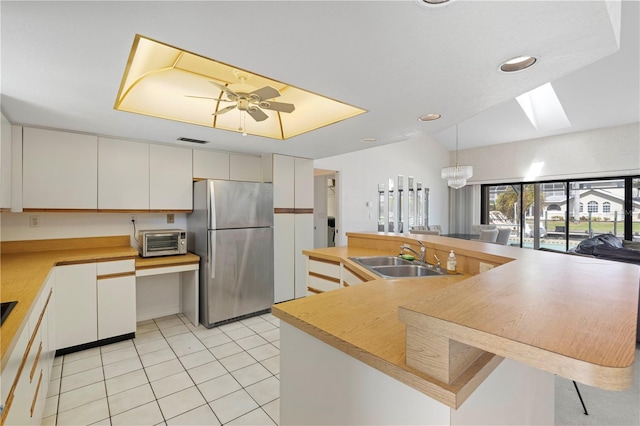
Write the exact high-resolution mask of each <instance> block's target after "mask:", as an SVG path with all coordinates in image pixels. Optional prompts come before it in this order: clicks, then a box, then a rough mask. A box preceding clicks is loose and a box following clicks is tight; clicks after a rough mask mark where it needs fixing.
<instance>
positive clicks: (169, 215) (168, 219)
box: [167, 213, 175, 223]
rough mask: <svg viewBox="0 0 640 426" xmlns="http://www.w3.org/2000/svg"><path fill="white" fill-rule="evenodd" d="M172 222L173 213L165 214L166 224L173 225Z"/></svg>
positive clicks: (173, 218) (173, 219)
mask: <svg viewBox="0 0 640 426" xmlns="http://www.w3.org/2000/svg"><path fill="white" fill-rule="evenodd" d="M174 221H175V217H174V216H173V213H169V214H167V223H173V222H174Z"/></svg>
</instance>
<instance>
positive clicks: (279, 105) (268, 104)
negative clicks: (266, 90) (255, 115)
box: [259, 101, 296, 112]
mask: <svg viewBox="0 0 640 426" xmlns="http://www.w3.org/2000/svg"><path fill="white" fill-rule="evenodd" d="M259 105H260V107H261V108H264V109H270V110H273V111H278V112H293V111H295V109H296V107H295V105H293V104H287V103H284V102H272V101H262V102H260V104H259Z"/></svg>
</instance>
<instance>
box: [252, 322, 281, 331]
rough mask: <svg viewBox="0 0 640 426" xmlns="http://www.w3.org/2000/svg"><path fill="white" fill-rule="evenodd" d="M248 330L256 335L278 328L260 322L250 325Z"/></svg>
mask: <svg viewBox="0 0 640 426" xmlns="http://www.w3.org/2000/svg"><path fill="white" fill-rule="evenodd" d="M249 328H250V329H251V330H253V331H254V332H256V333H264V332H265V331H271V330H276V329H277V328H278V327H276V326H275V325H273V324H271V323H270V322H268V321H262V322H261V323H258V324H252V325H250V326H249Z"/></svg>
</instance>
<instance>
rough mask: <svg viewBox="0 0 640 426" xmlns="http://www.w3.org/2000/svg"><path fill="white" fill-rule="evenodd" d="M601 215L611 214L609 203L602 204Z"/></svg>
mask: <svg viewBox="0 0 640 426" xmlns="http://www.w3.org/2000/svg"><path fill="white" fill-rule="evenodd" d="M602 213H611V203H610V202H608V201H605V202H604V203H602Z"/></svg>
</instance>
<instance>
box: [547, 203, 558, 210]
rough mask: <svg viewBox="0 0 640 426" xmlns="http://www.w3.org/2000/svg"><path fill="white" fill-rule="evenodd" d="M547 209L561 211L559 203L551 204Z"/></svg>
mask: <svg viewBox="0 0 640 426" xmlns="http://www.w3.org/2000/svg"><path fill="white" fill-rule="evenodd" d="M547 210H549V211H554V212H559V211H560V206H559V205H557V204H549V207H547Z"/></svg>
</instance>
